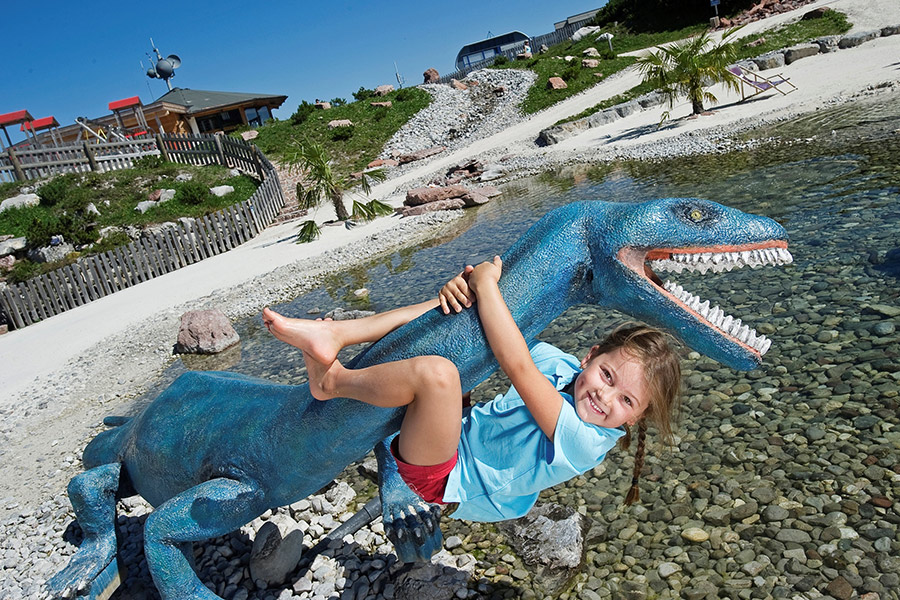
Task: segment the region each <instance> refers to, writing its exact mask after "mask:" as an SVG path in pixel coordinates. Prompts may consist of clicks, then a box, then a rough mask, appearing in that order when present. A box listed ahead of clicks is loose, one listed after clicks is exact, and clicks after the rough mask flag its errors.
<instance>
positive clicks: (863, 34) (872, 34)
mask: <svg viewBox="0 0 900 600" xmlns="http://www.w3.org/2000/svg"><path fill="white" fill-rule="evenodd" d="M880 36H881V30H880V29H875V30H873V31H858V32H856V33H848V34H847V35H845V36H844V37H842V38H841V41H840V42H838V48H840V49H841V50H844V49H846V48H855V47H856V46H859V45H860V44H865V43H866V42H870V41H872V40H874V39H875V38H877V37H880Z"/></svg>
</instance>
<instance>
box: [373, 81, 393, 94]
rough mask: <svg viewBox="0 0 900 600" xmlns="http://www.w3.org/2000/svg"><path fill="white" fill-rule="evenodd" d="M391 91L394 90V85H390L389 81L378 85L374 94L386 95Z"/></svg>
mask: <svg viewBox="0 0 900 600" xmlns="http://www.w3.org/2000/svg"><path fill="white" fill-rule="evenodd" d="M393 91H394V86H392V85H391V84H389V83H386V84H384V85H379V86H378V87H377V88H375V95H376V96H387V95H388V94H390V93H391V92H393Z"/></svg>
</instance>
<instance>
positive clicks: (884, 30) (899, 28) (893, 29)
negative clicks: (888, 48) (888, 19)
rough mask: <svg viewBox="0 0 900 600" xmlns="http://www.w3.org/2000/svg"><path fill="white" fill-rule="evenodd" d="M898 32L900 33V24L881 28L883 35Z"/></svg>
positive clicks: (886, 35)
mask: <svg viewBox="0 0 900 600" xmlns="http://www.w3.org/2000/svg"><path fill="white" fill-rule="evenodd" d="M898 33H900V25H888V26H887V27H882V28H881V37H888V36H889V35H897V34H898Z"/></svg>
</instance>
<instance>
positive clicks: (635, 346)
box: [587, 323, 681, 504]
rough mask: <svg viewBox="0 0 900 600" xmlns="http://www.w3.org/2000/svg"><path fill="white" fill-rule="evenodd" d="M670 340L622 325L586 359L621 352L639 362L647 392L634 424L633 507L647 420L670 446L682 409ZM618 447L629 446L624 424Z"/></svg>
mask: <svg viewBox="0 0 900 600" xmlns="http://www.w3.org/2000/svg"><path fill="white" fill-rule="evenodd" d="M670 339H671V336H669V335H668V334H666V333H664V332H662V331H660V330H659V329H656V328H654V327H650V326H649V325H642V324H639V323H625V324H623V325H620V326H619V327H617V328H616V329H615V330H614V331H613V332H612V333H610V334H609V335H608V336H607V337H606V339H605V340H603V341H602V342H601V343H600V344H599V345H597V346H594V347H593V348H591V351H590V353H589V354H588V358H587V360H590V359H592V358H594V357H595V356H598V355H600V354H604V353H606V352H612V351H614V350H617V349H621V350H622V351H623V352H625V353H626V354H628V355H629V356H630V357H632V358H634V359H635V360H636V361H638V363H640V365H641V367H642V368H643V372H644V382H645V383H646V385H647V389H648V391H649V398H648V399H647V408H646V410H645V411H644V414H643V415H641V417H640V419H639V420H638V422H637V429H638V443H637V449H636V450H635V456H634V472H633V474H632V478H631V488H630V489H629V490H628V495H627V496H626V497H625V504H632V503H634V502H636V501H638V500H639V499H640V490H639V487H638V481H639V479H640V477H641V470H642V469H643V467H644V452H645V447H646V437H647V421H648V420H649V421H650V422H652V423H653V425H654V426H655V427H656V430H657V432H658V433H659V435H660V438H661V440H662V442H663V443H664V444H666V445H671V444H672V443H673V441H674V435H673V432H672V430H673V425H672V424H673V423H674V422H675V421H676V420H677V418H678V413H679V411H680V409H681V364H680V361H679V359H678V354H676V352H675V350H674V349H673V348H672V346H671V345H670V344H669V340H670ZM621 444H622V447H623V448H624V449H626V450H627V449H628V448H629V446H630V445H631V429H630V428H629V427H628V426H627V425H626V426H625V437H623V438H622V441H621Z"/></svg>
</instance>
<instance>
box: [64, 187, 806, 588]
mask: <svg viewBox="0 0 900 600" xmlns="http://www.w3.org/2000/svg"><path fill="white" fill-rule="evenodd" d="M786 248H787V235H786V233H785V231H784V229H783V228H782V227H781V226H780V225H778V224H777V223H775V222H774V221H773V220H771V219H769V218H766V217H760V216H754V215H750V214H746V213H743V212H741V211H739V210H735V209H732V208H728V207H725V206H722V205H720V204H716V203H714V202H709V201H705V200H697V199H680V198H668V199H662V200H654V201H649V202H644V203H641V204H626V203H609V202H581V203H575V204H570V205H568V206H565V207H562V208H559V209H556V210H554V211H552V212H550V213H548V214H547V215H545V216H544V217H543V218H542V219H540V220H539V221H538V222H537V223H536V224H535V225H534V226H532V227H531V228H530V229H529V231H528V232H526V233H525V235H524V236H523V237H522V238H521V239H519V240H518V241H517V242H516V243H515V244H514V245H513V246H512V247H511V248H510V249H509V250H508V251H507V252H506V254H505V255H504V256H503V257H502V258H503V265H504V273H503V278H502V279H501V281H500V287H501V289H502V292H503V296H504V298H505V299H506V302H507V303H508V305H509V307H510V309H511V312H512V314H513V317H514V318H515V320H516V322H517V323H518V325H519V328H520V329H521V330H522V333H523V334H524V336H525V338H526V339H533V338H534V337H535V336H536V335H537V334H539V333H540V332H541V331H542V330H543V329H544V328H545V327H547V325H548V324H549V323H550V322H551V321H552V320H553V319H554V318H556V317H557V316H558V315H560V314H561V313H562V312H563V311H564V310H565V309H566V308H568V307H570V306H573V305H575V304H582V303H591V304H596V305H600V306H604V307H608V308H611V309H615V310H619V311H621V312H623V313H626V314H628V315H631V316H632V317H634V318H637V319H641V320H643V321H646V322H648V323H651V324H654V325H657V326H659V327H663V328H666V329H668V330H670V331H673V332H675V333H677V334H678V335H679V336H680V337H681V338H682V340H683V341H684V342H685V343H686V344H687V345H688V346H690V347H691V348H693V349H695V350H697V351H699V352H702V353H703V354H706V355H707V356H709V357H711V358H713V359H715V360H717V361H719V362H721V363H723V364H725V365H728V366H730V367H732V368H735V369H740V370H749V369H753V368H755V367H757V366H758V365H759V364H761V357H762V354H764V353H765V351H766V350H767V349H768V346H769V344H770V342H769V340H768V339H766V338H765V337H763V336H758V335H757V334H756V332H754V331H753V330H752V329H750V328H749V327H748V326H746V325H743V324H742V323H740V321H739V320H736V319H733V318H732V317H731V316H730V315H727V314H725V313H724V312H723V311H722V310H721V309H720V308H718V307H713V308H710V306H709V303H708V302H701V301H700V299H699V298H696V297H695V296H693V295H692V294H690V293H689V292H687V291H685V290H683V289H682V288H681V287H680V286H678V285H676V284H671V283H666V284H663V283H662V281H661V280H660V278H659V277H658V276H657V275H656V272H657V271H663V270H673V271H678V272H680V271H682V270H701V271H704V272H705V271H707V270H710V269H712V270H714V271H721V270H723V269H728V270H730V269H731V268H735V267H740V266H751V267H754V266H759V265H763V264H784V263H787V262H790V260H791V258H790V254H789V253H788V252H787V249H786ZM428 354H431V355H441V356H444V357H446V358H448V359H450V360H452V361H453V362H454V363H455V364H456V366H457V367H458V369H459V373H460V377H461V379H462V389H463V390H471V389H472V388H474V387H475V386H476V385H477V384H478V383H480V382H482V381H484V380H485V379H486V378H487V377H488V376H489V375H490V374H491V373H492V372H493V371H495V370H496V369H497V364H496V362H495V361H494V358H493V355H492V354H491V351H490V349H489V347H488V345H487V343H486V341H485V338H484V335H483V332H482V329H481V324H480V322H479V320H478V312H477V311H474V310H469V311H463V312H462V313H460V314H455V315H449V316H447V315H443V314H442V313H440V312H439V311H437V310H433V311H429V312H428V313H426V314H424V315H422V316H421V317H419V318H418V319H416V320H414V321H412V322H410V323H408V324H407V325H405V326H403V327H400V328H398V329H397V330H395V331H394V332H392V333H390V334H389V335H387V336H385V337H384V338H383V339H382V340H380V341H378V342H376V343H374V344H372V345H371V346H369V347H368V348H367V349H365V350H364V351H363V352H361V353H360V354H359V355H358V356H357V357H356V358H355V359H353V361H351V363H350V364H349V365H348V366H350V367H365V366H368V365H372V364H377V363H381V362H385V361H391V360H399V359H403V358H408V357H411V356H418V355H428ZM402 416H403V410H402V409H396V408H392V409H389V408H379V407H375V406H371V405H368V404H363V403H360V402H354V401H350V400H341V399H335V400H331V401H329V402H317V401H315V400H314V399H313V397H312V396H311V395H310V393H309V387H308V386H307V385H299V386H290V385H274V384H272V383H269V382H267V381H264V380H261V379H257V378H251V377H247V376H244V375H239V374H233V373H186V374H184V375H182V376H181V377H179V378H178V379H177V380H176V381H175V382H173V383H172V385H171V386H169V388H168V389H166V390H165V391H164V392H163V393H162V394H160V396H159V397H158V398H156V400H154V401H153V402H152V403H151V404H150V405H149V406H147V407H146V409H145V410H144V411H143V412H142V413H141V414H139V415H137V416H136V417H134V418H132V419H129V420H125V419H120V420H115V421H110V422H109V424H115V425H118V426H117V427H115V428H114V429H110V430H107V431H104V432H102V433H101V434H99V435H98V436H97V437H96V438H95V439H94V440H92V441H91V443H90V444H88V446H87V448H86V449H85V451H84V457H83V458H84V464H85V466H86V467H87V468H88V470H87V471H85V472H84V473H82V474H80V475H78V476H76V477H74V478H73V479H72V481H71V482H70V484H69V488H68V491H69V497H70V499H71V502H72V506H73V509H74V511H75V514H76V516H77V519H78V522H79V524H80V525H81V528H82V530H83V531H84V542H83V543H82V545H81V547H80V548H79V550H78V552H77V553H76V554H75V556H74V557H73V558H72V560H71V561H70V563H69V565H68V566H67V567H66V568H65V569H63V570H62V571H60V572H59V573H58V574H57V575H55V576H54V577H53V578H52V579H51V580H50V581H49V582H48V583H47V586H48V589H49V591H50V592H51V593H52V594H53V595H55V596H58V597H70V596H72V595H75V594H80V595H83V596H86V597H89V598H97V597H100V596H101V595H103V594H106V593H109V590H110V589H114V586H116V585H117V579H118V568H117V561H116V560H115V558H116V534H115V521H116V516H115V503H116V497H117V494H124V493H129V492H131V493H133V492H136V493H139V494H140V495H141V496H143V497H144V498H145V499H146V500H147V501H148V502H149V503H150V504H152V505H153V506H154V507H155V510H154V511H153V512H152V513H151V514H150V515H149V517H148V518H147V520H146V523H145V525H144V552H145V556H146V559H147V564H148V566H149V569H150V573H151V574H152V576H153V581H154V583H155V584H156V587H157V589H158V590H159V592H160V595H161V596H162V598H163V599H165V600H176V599H177V600H187V599H194V600H196V599H213V598H217V596H216V595H215V594H213V593H212V592H211V591H210V590H209V589H207V588H206V587H205V586H204V585H203V584H202V583H201V581H200V579H199V578H198V577H197V575H196V573H195V572H194V569H193V564H192V563H193V551H192V543H193V542H199V541H203V540H207V539H209V538H214V537H217V536H221V535H224V534H227V533H229V532H231V531H234V530H236V529H238V528H240V527H241V526H242V525H244V524H246V523H248V522H249V521H251V520H253V519H254V518H256V517H258V516H259V515H261V514H262V513H264V512H265V511H266V510H268V509H271V508H274V507H279V506H283V505H286V504H290V503H292V502H296V501H297V500H300V499H302V498H304V497H306V496H308V495H310V494H312V493H314V492H316V491H317V490H319V489H321V488H322V487H323V486H325V485H327V484H328V483H329V482H331V481H332V480H333V479H334V478H335V477H336V476H337V475H338V474H340V472H341V471H342V470H343V469H344V468H345V467H347V466H348V465H349V464H350V463H352V462H353V461H356V460H359V459H361V458H362V457H364V456H365V455H366V454H367V453H368V452H369V451H370V450H371V449H372V448H373V447H374V448H375V449H376V457H377V458H378V460H379V471H380V473H379V479H380V497H381V504H382V511H383V517H384V522H385V527H386V530H387V532H388V535H389V537H390V539H391V540H392V542H394V545H395V548H396V550H397V553H398V556H399V557H400V558H401V560H404V561H411V560H415V559H424V560H427V559H429V558H430V557H431V555H432V554H433V553H434V552H436V551H437V550H438V549H440V547H441V532H440V527H439V525H438V518H439V514H440V513H439V511H437V510H436V509H435V507H432V506H430V505H427V504H425V503H424V502H422V501H421V500H420V499H419V498H418V497H417V496H415V495H414V494H413V493H412V492H411V491H410V490H409V488H408V487H407V486H406V485H405V484H404V483H403V481H402V480H401V479H400V477H399V475H398V474H397V471H396V465H395V464H394V463H393V461H392V460H391V459H390V456H389V454H388V452H387V446H386V442H385V440H387V439H389V438H390V437H391V436H392V435H393V434H395V433H396V431H397V430H398V429H399V426H400V421H401V419H402ZM104 597H105V596H104Z"/></svg>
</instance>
